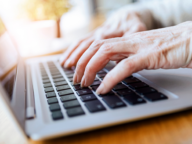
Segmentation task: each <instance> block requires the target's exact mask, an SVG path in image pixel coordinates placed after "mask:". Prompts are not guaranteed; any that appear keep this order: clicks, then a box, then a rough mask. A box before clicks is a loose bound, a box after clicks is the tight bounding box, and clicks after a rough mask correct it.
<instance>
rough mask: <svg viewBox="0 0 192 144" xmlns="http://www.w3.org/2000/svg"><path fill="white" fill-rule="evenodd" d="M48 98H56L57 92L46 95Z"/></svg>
mask: <svg viewBox="0 0 192 144" xmlns="http://www.w3.org/2000/svg"><path fill="white" fill-rule="evenodd" d="M46 97H47V98H50V97H56V94H55V92H49V93H46Z"/></svg>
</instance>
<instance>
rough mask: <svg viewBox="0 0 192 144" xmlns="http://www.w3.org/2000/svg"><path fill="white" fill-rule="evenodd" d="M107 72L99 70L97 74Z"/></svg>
mask: <svg viewBox="0 0 192 144" xmlns="http://www.w3.org/2000/svg"><path fill="white" fill-rule="evenodd" d="M103 73H104V74H106V71H104V70H100V71H99V72H97V74H103Z"/></svg>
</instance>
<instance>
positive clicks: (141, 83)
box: [129, 82, 148, 89]
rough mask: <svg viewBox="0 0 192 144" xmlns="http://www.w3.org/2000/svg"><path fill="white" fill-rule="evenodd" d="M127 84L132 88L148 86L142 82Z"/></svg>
mask: <svg viewBox="0 0 192 144" xmlns="http://www.w3.org/2000/svg"><path fill="white" fill-rule="evenodd" d="M129 86H130V87H132V88H134V89H138V88H142V87H148V85H147V84H145V83H143V82H139V83H132V84H129Z"/></svg>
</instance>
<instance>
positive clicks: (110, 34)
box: [102, 30, 124, 39]
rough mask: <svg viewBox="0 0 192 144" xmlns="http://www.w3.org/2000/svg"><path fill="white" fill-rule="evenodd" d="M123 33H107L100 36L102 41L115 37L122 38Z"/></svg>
mask: <svg viewBox="0 0 192 144" xmlns="http://www.w3.org/2000/svg"><path fill="white" fill-rule="evenodd" d="M123 34H124V33H123V31H118V30H116V31H107V32H105V33H103V34H102V38H103V39H109V38H115V37H122V36H123Z"/></svg>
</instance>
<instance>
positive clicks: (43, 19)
mask: <svg viewBox="0 0 192 144" xmlns="http://www.w3.org/2000/svg"><path fill="white" fill-rule="evenodd" d="M135 1H136V0H0V16H1V18H2V20H3V21H4V23H5V25H6V28H7V30H8V31H9V33H10V34H11V36H12V38H13V40H14V41H15V44H16V45H17V47H18V49H19V52H20V54H21V56H23V57H32V56H37V55H44V54H48V53H55V52H61V51H64V50H65V49H66V48H67V46H68V45H69V44H70V43H71V42H73V41H74V40H76V39H78V38H80V37H81V36H82V35H85V34H86V33H88V32H90V31H91V30H93V29H94V28H96V27H97V26H99V25H101V24H102V23H103V22H104V20H105V19H106V18H107V17H108V16H109V15H111V14H112V13H113V12H114V11H115V10H116V9H118V8H120V7H122V6H124V5H127V4H130V3H133V2H135Z"/></svg>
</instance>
